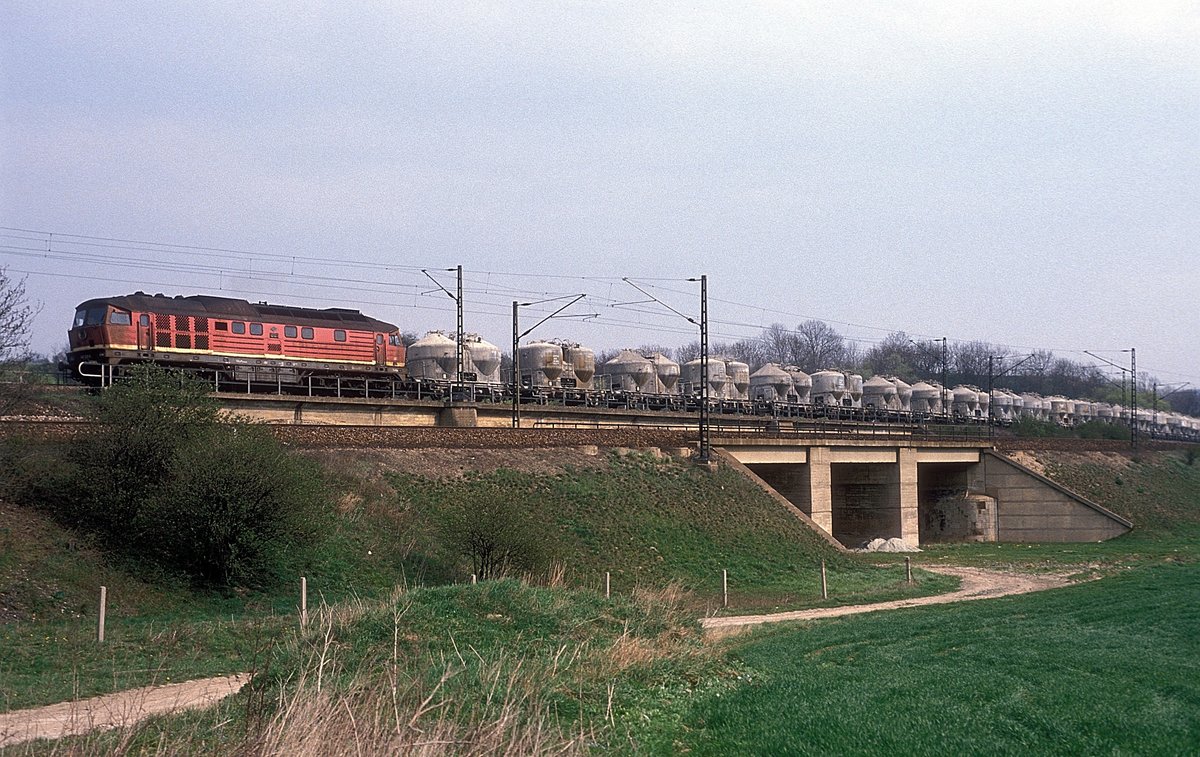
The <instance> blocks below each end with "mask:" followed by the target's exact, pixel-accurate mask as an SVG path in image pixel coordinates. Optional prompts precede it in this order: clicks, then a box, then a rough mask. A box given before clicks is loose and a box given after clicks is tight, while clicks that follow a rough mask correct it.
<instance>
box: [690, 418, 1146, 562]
mask: <svg viewBox="0 0 1200 757" xmlns="http://www.w3.org/2000/svg"><path fill="white" fill-rule="evenodd" d="M713 443H714V445H718V446H720V447H722V448H723V449H724V450H725V451H726V452H727V453H729V454H730V455H731V456H732V457H733V458H734V459H736V460H737V461H738V462H740V463H742V464H743V465H745V466H746V467H747V468H749V469H750V470H751V471H752V472H753V473H754V474H755V475H756V476H757V477H758V478H760V479H762V480H763V481H765V482H766V483H767V484H768V485H770V486H771V487H772V488H773V489H774V490H775V491H776V493H778V494H780V495H781V496H783V497H784V498H786V499H787V500H788V501H789V502H790V503H791V504H793V505H794V506H795V507H796V508H797V509H799V510H800V511H801V512H803V513H804V514H805V515H807V516H808V517H809V518H810V519H811V521H812V523H813V524H814V525H815V526H816V527H817V528H819V529H820V530H821V531H822V532H824V534H826V535H828V536H831V537H833V538H834V539H836V540H837V541H839V542H840V543H841V544H843V545H845V546H847V547H858V546H860V545H861V544H862V543H864V542H866V541H869V540H871V539H875V538H884V539H889V538H893V537H899V538H901V539H903V540H904V541H905V542H906V543H907V544H909V545H910V546H914V547H915V546H919V545H920V544H922V543H928V542H937V541H942V542H945V541H1001V540H1002V541H1021V542H1023V541H1098V540H1103V539H1108V538H1112V537H1113V536H1118V535H1120V534H1122V533H1125V532H1126V531H1128V530H1129V528H1130V527H1131V526H1132V524H1131V523H1129V521H1127V520H1125V519H1124V518H1121V517H1120V516H1117V515H1115V514H1114V513H1111V512H1109V511H1107V510H1105V509H1104V508H1102V507H1100V506H1098V505H1096V504H1095V503H1093V502H1089V501H1088V500H1086V499H1084V498H1082V497H1080V496H1079V495H1077V494H1075V493H1073V492H1069V491H1067V490H1065V489H1063V488H1062V487H1061V486H1058V485H1057V484H1055V483H1054V482H1053V481H1050V480H1049V479H1046V478H1045V477H1044V476H1040V475H1038V474H1036V473H1034V472H1033V471H1030V470H1028V469H1026V468H1023V467H1022V466H1020V465H1018V464H1017V463H1015V462H1013V461H1011V460H1009V459H1007V458H1004V457H1003V456H1000V455H997V454H995V453H994V452H993V451H992V450H991V448H990V447H988V446H985V445H982V444H980V443H979V442H973V443H972V442H952V441H950V442H948V441H944V440H941V441H938V440H917V439H909V440H904V441H896V440H882V439H878V440H871V439H860V440H848V439H836V440H832V439H831V440H824V439H822V440H816V439H766V440H764V439H747V438H730V439H720V440H714V442H713Z"/></svg>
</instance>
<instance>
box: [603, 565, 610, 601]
mask: <svg viewBox="0 0 1200 757" xmlns="http://www.w3.org/2000/svg"><path fill="white" fill-rule="evenodd" d="M610 596H612V574H611V573H609V572H608V571H607V570H606V571H604V598H605V599H608V598H609V597H610Z"/></svg>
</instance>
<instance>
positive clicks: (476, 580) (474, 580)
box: [471, 573, 479, 586]
mask: <svg viewBox="0 0 1200 757" xmlns="http://www.w3.org/2000/svg"><path fill="white" fill-rule="evenodd" d="M477 583H479V576H477V575H475V574H474V573H472V574H471V585H472V586H474V585H475V584H477Z"/></svg>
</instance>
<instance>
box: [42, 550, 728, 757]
mask: <svg viewBox="0 0 1200 757" xmlns="http://www.w3.org/2000/svg"><path fill="white" fill-rule="evenodd" d="M562 580H563V579H562V569H561V567H559V568H557V569H556V570H553V571H551V573H550V575H549V576H548V577H543V581H545V583H547V584H551V585H558V586H561V584H562ZM456 592H457V593H450V592H448V591H446V590H441V591H440V592H435V593H433V594H432V596H431V593H430V592H429V591H427V590H426V591H413V592H409V591H407V590H405V589H404V588H403V587H400V588H398V589H397V590H396V591H395V593H394V594H393V595H392V596H391V597H390V598H389V599H388V600H384V601H377V600H376V601H368V600H363V599H351V600H349V601H345V602H340V603H337V604H336V605H332V606H330V605H322V606H320V607H318V608H316V609H315V610H313V611H312V612H311V616H310V623H309V625H308V627H307V628H305V629H303V630H300V629H297V630H295V631H293V632H292V633H291V636H290V638H288V639H285V640H282V641H281V644H282V646H283V647H285V648H286V649H289V650H291V651H290V652H287V654H285V655H284V656H283V657H282V658H281V659H283V660H284V661H285V665H284V666H282V667H280V666H278V664H277V665H276V667H274V668H272V669H268V670H266V671H263V672H262V673H260V674H258V675H257V676H256V678H255V680H254V682H253V683H251V684H250V685H249V686H247V687H246V689H245V690H243V692H242V693H241V694H240V695H238V696H236V697H234V698H231V699H229V700H226V701H225V702H224V703H222V704H221V705H219V706H218V707H217V708H216V709H215V710H211V711H209V712H207V713H203V714H199V715H197V714H191V715H186V716H185V715H178V716H173V717H171V718H167V719H165V720H163V719H160V720H157V721H156V720H152V721H148V722H146V723H143V724H141V725H139V726H135V727H131V728H126V729H122V730H120V731H113V732H109V733H106V734H93V735H91V736H88V737H83V738H74V739H65V740H62V741H59V742H55V743H54V745H53V746H52V747H51V749H50V751H49V753H51V754H71V755H74V754H101V753H103V754H118V755H124V754H154V755H164V754H178V753H184V752H186V753H194V754H223V755H224V754H234V755H254V756H258V755H375V754H405V755H442V754H487V755H526V754H532V755H541V754H577V753H582V752H585V751H589V750H592V749H594V748H596V747H598V746H602V745H606V744H608V745H615V744H626V745H629V744H631V743H633V742H631V741H629V739H630V723H631V722H632V721H635V720H636V722H637V723H638V724H641V723H642V721H643V716H642V715H640V714H637V712H638V710H637V707H638V706H639V705H638V704H637V702H632V703H631V700H630V696H633V697H635V699H637V698H638V697H642V696H643V692H642V689H644V688H646V687H647V685H648V682H649V681H668V680H669V679H670V677H671V676H672V675H675V673H674V672H666V673H664V672H663V670H664V667H665V668H666V669H668V670H670V671H679V670H685V669H686V670H689V671H694V670H695V669H696V668H695V665H696V664H700V665H704V664H709V663H711V661H712V660H713V659H715V658H714V654H715V653H714V651H713V650H712V649H711V647H708V646H706V645H705V644H704V643H703V641H702V640H701V639H700V637H699V632H698V629H697V628H696V625H695V622H694V619H692V618H691V617H690V614H689V613H688V612H687V611H686V609H685V603H686V601H687V595H686V594H685V593H684V592H683V591H682V590H680V588H679V587H678V586H670V587H668V588H666V589H659V590H651V589H639V590H638V591H637V592H636V593H635V599H634V601H633V602H632V603H630V602H629V601H628V600H620V602H621V603H622V604H621V605H620V607H623V608H625V609H623V610H618V609H617V606H616V605H609V604H607V603H604V602H600V601H599V600H598V599H597V598H596V596H595V595H594V594H588V593H583V594H581V593H577V592H570V591H565V590H562V589H560V588H555V589H542V588H533V587H529V586H528V585H524V586H522V585H519V584H516V583H515V582H505V583H504V584H503V585H501V586H496V585H491V586H489V585H487V584H480V585H479V586H463V587H459V588H458V589H457V590H456ZM489 592H491V593H490V594H489ZM495 597H500V598H501V599H500V600H497V601H500V602H501V604H499V605H497V606H496V607H492V606H491V605H489V604H488V602H487V601H483V602H481V600H484V599H487V600H488V601H491V599H489V598H495ZM505 601H507V602H509V603H510V604H509V605H507V606H506V605H504V604H503V602H505ZM430 602H435V603H436V604H434V605H432V606H431V605H430ZM462 602H466V603H468V604H469V605H470V607H472V608H473V609H472V610H471V612H477V613H478V614H477V615H474V616H472V617H475V618H476V619H477V622H478V626H470V627H468V628H463V626H462V615H461V612H462V611H461V608H460V609H459V610H455V606H456V603H462ZM506 607H507V609H506ZM520 607H529V608H531V610H532V612H533V613H534V614H535V615H536V614H538V613H542V614H544V616H545V617H549V618H553V619H554V621H553V622H554V623H555V624H556V627H557V629H558V630H557V631H555V632H553V633H551V634H550V635H548V636H542V637H540V638H537V639H532V638H531V637H533V636H536V635H538V634H545V633H546V630H545V629H546V626H544V625H536V624H535V625H531V626H528V627H527V628H526V627H520V628H512V627H510V625H509V624H511V623H514V622H520V621H519V620H518V619H517V618H516V617H515V615H516V613H517V612H518V611H519V608H520ZM453 612H459V613H460V614H459V616H458V618H457V622H458V623H459V625H458V626H454V627H456V628H457V629H458V630H457V631H452V630H450V629H451V627H452V626H451V625H448V624H446V623H445V622H444V620H445V618H446V617H447V616H446V613H453ZM597 613H599V615H598V614H597ZM613 613H616V615H613ZM618 617H625V618H627V619H626V620H624V621H622V620H619V619H617V618H618ZM431 619H432V620H431ZM540 622H544V621H540ZM497 628H507V629H508V630H507V631H505V633H506V634H507V635H504V636H501V637H494V638H491V639H489V638H488V637H487V634H488V633H489V632H491V633H494V632H496V629H497ZM456 636H457V638H455V637H456ZM287 661H295V662H294V664H293V663H291V662H287ZM652 671H653V672H652ZM664 675H665V676H667V678H663V676H664ZM647 676H649V678H647ZM687 677H688V678H694V675H693V674H692V673H689V674H688V676H687ZM635 681H637V683H634V682H635ZM668 685H669V683H668ZM649 686H650V688H651V689H654V690H656V691H660V692H661V691H662V689H659V688H658V684H649ZM659 696H661V693H660V694H658V695H655V696H653V697H652V700H653V701H654V702H655V703H657V702H658V701H659V700H658V697H659ZM30 753H38V754H44V753H46V752H45V747H44V746H43V747H42V749H41V750H38V751H36V752H32V751H31V752H30Z"/></svg>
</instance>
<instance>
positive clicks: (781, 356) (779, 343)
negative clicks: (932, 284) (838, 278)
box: [596, 320, 1200, 416]
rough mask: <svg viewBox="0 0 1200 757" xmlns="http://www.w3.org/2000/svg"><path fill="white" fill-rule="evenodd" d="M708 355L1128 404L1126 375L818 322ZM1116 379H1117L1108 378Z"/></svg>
mask: <svg viewBox="0 0 1200 757" xmlns="http://www.w3.org/2000/svg"><path fill="white" fill-rule="evenodd" d="M640 351H642V352H661V353H663V354H664V355H667V356H669V357H670V358H671V359H673V360H675V361H676V362H678V363H680V364H683V363H686V362H688V361H690V360H695V359H696V358H698V357H699V356H700V343H699V341H694V342H691V343H689V344H685V345H683V346H681V347H674V348H672V347H665V346H662V345H643V346H642V347H641V348H640ZM709 354H710V355H713V356H722V357H728V358H733V359H735V360H740V361H742V362H744V363H747V364H748V365H749V366H750V370H751V371H755V370H758V369H759V368H761V367H762V366H763V365H766V364H767V363H778V364H780V365H794V366H797V367H799V368H800V369H801V370H803V371H805V372H806V373H813V372H815V371H820V370H825V369H831V370H840V371H850V372H853V373H859V374H861V375H862V376H863V377H864V378H870V377H871V376H875V375H880V376H895V377H897V378H900V379H903V380H904V381H907V382H909V383H914V382H916V381H932V382H938V383H941V382H942V381H943V375H944V377H945V383H946V384H947V385H948V386H955V385H958V384H973V385H975V386H978V387H981V388H986V387H987V385H988V377H989V375H991V377H992V384H993V386H996V387H1004V388H1006V389H1010V390H1012V391H1014V392H1018V393H1020V392H1034V393H1037V394H1040V395H1042V396H1052V395H1063V396H1065V397H1072V398H1078V399H1091V400H1095V401H1098V402H1110V403H1117V404H1122V405H1127V404H1129V391H1130V387H1129V376H1128V374H1127V373H1126V372H1121V371H1117V370H1116V369H1112V368H1108V367H1107V366H1105V367H1100V366H1096V365H1093V364H1090V363H1084V362H1081V361H1077V360H1072V359H1070V358H1065V357H1060V356H1058V355H1055V354H1054V353H1053V352H1052V351H1050V350H1034V351H1032V352H1020V351H1017V350H1014V349H1012V348H1010V347H1005V346H1003V345H999V344H993V343H991V342H985V341H978V340H976V341H959V342H955V341H947V342H946V343H945V350H944V353H943V344H942V340H940V339H937V340H929V339H916V338H913V337H911V336H909V335H908V334H906V333H905V332H903V331H895V332H892V333H890V334H888V335H887V336H885V337H884V338H883V339H881V340H879V341H878V342H875V343H873V344H870V345H868V346H865V347H864V346H863V345H861V344H860V343H858V342H856V341H854V340H851V339H848V338H846V337H845V336H843V335H842V334H840V333H839V332H838V331H837V329H835V328H834V327H833V326H831V325H829V324H828V323H825V322H824V321H818V320H808V321H804V322H803V323H801V324H799V325H797V326H796V328H794V329H792V328H788V327H787V326H785V325H784V324H782V323H774V324H771V325H770V326H768V327H767V328H765V329H763V330H762V332H761V333H760V334H759V335H758V336H757V337H751V338H748V339H741V340H738V341H733V342H714V343H712V344H710V345H709ZM615 355H616V351H612V352H602V353H598V354H597V356H596V360H597V364H599V363H601V362H603V361H604V360H607V359H610V358H611V357H613V356H615ZM1114 373H1116V374H1117V375H1115V376H1114V375H1113V374H1114ZM1137 383H1138V406H1139V407H1146V408H1150V407H1151V406H1152V405H1153V403H1154V393H1153V391H1152V388H1153V386H1154V385H1155V384H1156V383H1157V381H1156V379H1155V378H1154V377H1153V376H1148V375H1142V374H1139V376H1138V382H1137ZM1167 393H1168V391H1167V390H1166V389H1165V388H1164V389H1163V390H1162V391H1160V392H1159V395H1160V399H1159V400H1158V408H1159V410H1160V411H1167V410H1177V411H1179V412H1184V413H1188V414H1190V415H1196V416H1200V391H1197V390H1196V389H1185V390H1183V391H1177V392H1172V393H1170V396H1169V397H1167V398H1165V399H1163V398H1162V397H1163V396H1165V395H1167Z"/></svg>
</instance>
